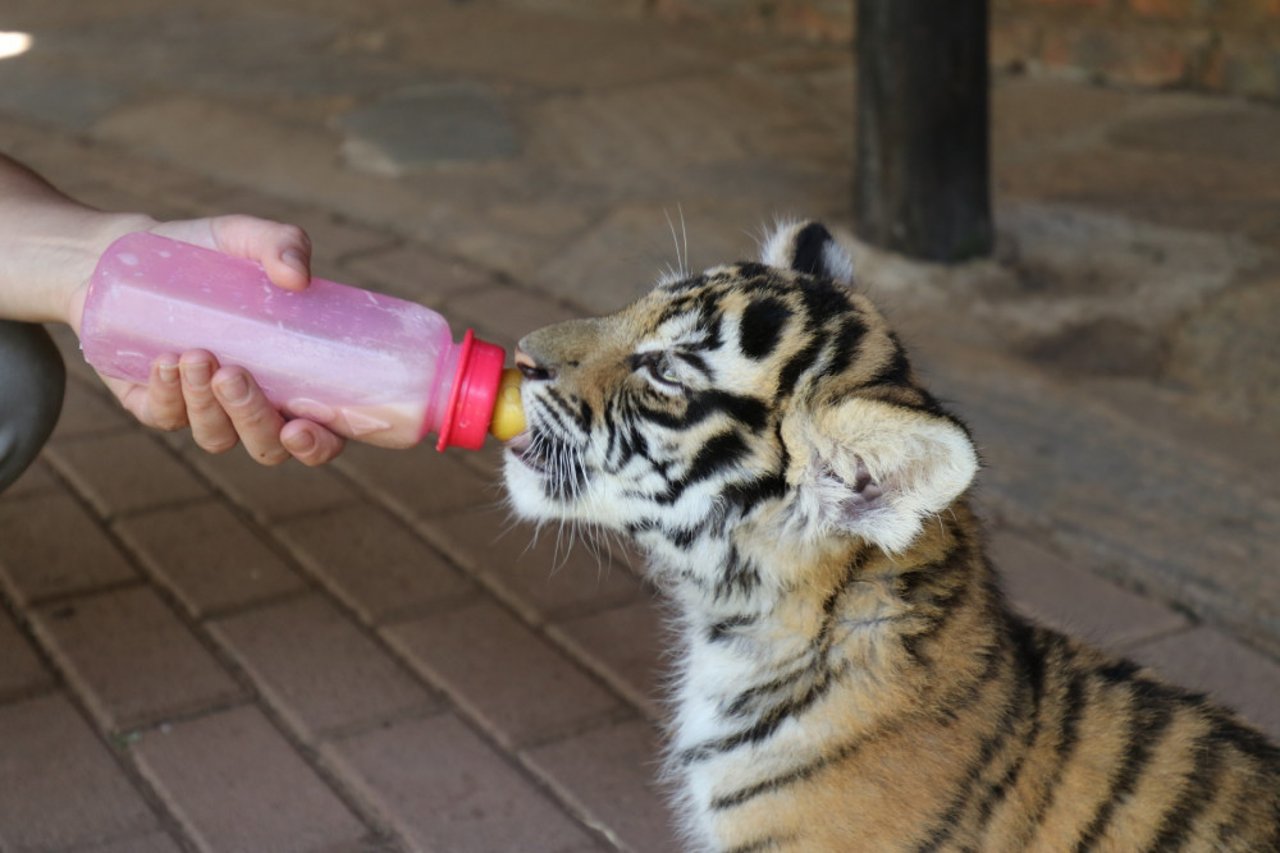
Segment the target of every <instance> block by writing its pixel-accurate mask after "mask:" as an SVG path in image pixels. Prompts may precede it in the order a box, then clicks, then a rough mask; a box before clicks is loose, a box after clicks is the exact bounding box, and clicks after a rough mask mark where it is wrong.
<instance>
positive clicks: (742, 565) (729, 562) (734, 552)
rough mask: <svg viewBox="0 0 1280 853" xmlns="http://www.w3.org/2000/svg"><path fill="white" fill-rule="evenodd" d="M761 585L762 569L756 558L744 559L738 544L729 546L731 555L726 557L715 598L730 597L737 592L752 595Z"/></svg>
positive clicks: (717, 583)
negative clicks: (757, 565)
mask: <svg viewBox="0 0 1280 853" xmlns="http://www.w3.org/2000/svg"><path fill="white" fill-rule="evenodd" d="M759 585H760V570H759V569H757V568H756V564H755V561H754V560H750V559H747V560H743V559H742V558H741V556H740V555H739V554H738V546H737V545H730V546H729V556H728V557H727V558H726V559H725V562H724V568H723V569H722V570H721V572H720V578H719V580H717V581H716V585H715V598H716V600H717V601H718V600H720V599H721V598H729V597H731V596H732V595H733V594H734V593H735V592H736V593H739V594H741V595H750V594H751V593H752V592H754V591H755V589H756V587H758V586H759Z"/></svg>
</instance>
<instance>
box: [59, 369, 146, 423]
mask: <svg viewBox="0 0 1280 853" xmlns="http://www.w3.org/2000/svg"><path fill="white" fill-rule="evenodd" d="M99 387H101V385H99ZM133 422H134V421H133V419H132V418H130V417H129V416H128V414H127V413H126V412H125V411H124V409H123V408H121V407H120V405H119V404H118V403H116V402H114V400H108V399H107V398H106V397H105V396H104V395H102V394H98V393H96V392H94V391H92V390H90V389H89V388H88V387H87V386H86V385H85V384H83V383H81V382H79V381H76V380H75V379H74V378H73V379H72V380H71V381H69V382H68V383H67V392H66V395H65V396H64V397H63V398H62V414H61V415H59V416H58V426H57V427H56V428H55V429H54V437H55V438H69V437H72V436H78V435H90V434H92V433H96V432H110V431H112V430H118V429H120V428H122V427H126V426H129V425H130V424H132V423H133Z"/></svg>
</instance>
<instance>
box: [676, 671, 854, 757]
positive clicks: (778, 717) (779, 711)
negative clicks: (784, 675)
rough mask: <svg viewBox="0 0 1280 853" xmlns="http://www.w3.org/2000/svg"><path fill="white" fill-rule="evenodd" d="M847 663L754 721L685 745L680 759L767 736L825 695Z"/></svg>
mask: <svg viewBox="0 0 1280 853" xmlns="http://www.w3.org/2000/svg"><path fill="white" fill-rule="evenodd" d="M850 666H851V665H850V664H848V663H845V664H844V665H843V666H841V667H840V668H839V669H835V670H831V671H829V672H827V673H826V674H824V677H823V678H822V679H821V680H820V681H818V682H817V683H816V684H813V685H812V686H811V687H809V689H808V690H806V691H805V692H804V694H803V695H802V696H799V697H797V698H795V699H792V700H789V701H786V702H780V703H779V704H777V705H775V706H774V707H773V708H772V709H770V710H769V711H768V712H766V713H765V714H764V715H763V716H762V717H761V718H760V720H759V721H758V722H757V723H756V724H755V725H753V726H750V727H748V728H745V729H743V730H741V731H738V732H735V733H734V734H731V735H726V736H725V737H722V738H717V739H715V740H711V741H707V742H705V743H701V744H698V745H697V746H691V747H689V748H688V749H686V750H684V751H683V752H681V753H680V761H681V763H682V764H685V765H689V764H692V763H694V762H695V761H703V760H706V759H708V758H710V757H712V756H713V755H718V754H721V753H725V752H730V751H732V750H734V749H737V748H738V747H740V746H743V745H744V744H750V743H759V742H760V741H762V740H765V739H767V738H769V737H770V736H772V735H773V733H774V732H776V731H777V730H778V728H779V727H780V726H781V725H782V724H783V723H785V722H786V721H787V720H789V719H791V718H792V717H794V716H796V715H797V714H801V713H803V712H804V711H807V710H808V709H809V707H810V706H812V705H813V704H814V703H815V702H817V701H818V700H819V699H821V698H822V697H823V696H825V695H826V693H827V691H828V690H830V689H831V687H832V686H833V685H834V684H835V683H836V682H837V681H839V680H840V679H841V678H843V677H844V675H845V673H846V672H848V670H849V668H850Z"/></svg>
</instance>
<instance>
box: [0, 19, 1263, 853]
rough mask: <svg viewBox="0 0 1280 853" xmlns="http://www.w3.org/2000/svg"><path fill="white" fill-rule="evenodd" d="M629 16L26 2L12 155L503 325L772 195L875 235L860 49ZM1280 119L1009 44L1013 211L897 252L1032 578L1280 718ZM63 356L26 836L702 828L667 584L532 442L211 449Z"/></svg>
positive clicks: (97, 846)
mask: <svg viewBox="0 0 1280 853" xmlns="http://www.w3.org/2000/svg"><path fill="white" fill-rule="evenodd" d="M635 5H636V4H633V3H624V2H617V3H612V2H611V3H605V2H601V3H600V4H599V5H598V6H596V7H593V8H595V10H596V11H594V12H593V13H591V14H586V13H584V12H582V11H576V12H575V11H573V10H574V9H578V10H581V9H582V8H583V6H582V4H567V3H551V2H547V3H542V4H539V3H534V2H531V0H507V2H502V0H473V2H465V3H463V2H452V3H446V2H433V3H421V2H411V0H371V2H365V3H360V4H354V3H342V2H333V0H328V2H326V0H279V1H278V2H275V3H272V4H263V3H260V2H254V3H250V2H247V0H222V2H219V3H217V4H212V3H209V4H205V3H183V4H174V3H172V2H161V0H110V2H106V0H104V1H103V2H97V3H92V4H88V3H79V2H73V0H10V2H8V3H7V4H6V10H5V17H4V21H3V26H4V27H5V28H6V29H11V30H21V31H25V32H29V33H32V34H33V35H34V42H33V46H32V48H31V50H30V51H29V52H28V53H26V54H23V55H22V56H18V57H14V58H10V59H4V60H0V148H3V150H5V151H6V152H8V153H11V154H14V155H16V156H18V157H20V158H22V159H24V160H27V161H28V162H30V163H32V164H33V165H34V166H36V167H38V168H39V169H41V170H42V171H43V172H45V173H46V174H47V175H48V176H49V177H50V178H51V179H52V180H53V181H55V182H56V183H58V184H59V185H61V186H62V187H64V188H65V189H66V190H68V191H69V192H71V193H73V194H75V195H78V196H80V197H82V198H84V199H86V200H88V201H91V202H93V203H95V204H98V205H100V206H103V207H108V208H115V209H133V210H146V211H149V212H152V213H154V214H156V215H160V216H174V217H176V216H195V215H206V214H210V213H215V212H233V211H242V212H250V213H257V214H260V215H265V216H272V217H276V218H280V219H284V220H287V221H293V222H297V223H299V224H302V225H304V226H306V227H307V228H308V230H309V231H310V233H311V234H312V236H313V238H314V242H315V246H316V258H317V261H316V269H317V272H318V273H320V274H321V275H324V276H325V277H330V278H334V279H337V280H341V281H349V282H355V283H359V284H362V285H364V286H368V287H373V288H376V289H381V290H384V291H387V292H391V293H394V294H398V295H401V296H405V297H409V298H413V299H417V300H420V301H422V302H424V303H426V304H429V305H433V306H436V307H438V308H440V309H441V310H442V311H444V313H446V314H447V315H448V316H449V317H450V318H451V319H453V320H456V321H457V322H458V324H459V325H461V324H472V325H474V326H475V327H476V328H477V329H478V330H479V331H480V332H482V333H484V334H487V335H489V336H490V337H492V338H494V339H496V340H498V341H499V342H502V343H504V344H506V345H510V344H511V343H512V342H513V341H514V340H515V339H516V338H517V337H519V335H520V334H521V333H522V332H523V331H525V330H528V329H530V328H533V327H536V326H539V325H542V324H544V323H546V322H548V321H551V320H555V319H560V318H565V317H570V316H575V315H578V314H581V313H584V312H593V311H601V310H609V309H612V308H615V307H617V306H618V305H620V304H622V303H623V302H624V301H625V300H626V299H628V298H630V297H632V296H634V295H636V294H637V293H639V292H642V291H643V290H644V289H645V288H647V287H648V286H649V284H650V282H651V281H652V280H653V277H654V275H655V274H656V273H657V272H658V271H659V270H661V269H662V268H664V267H665V266H666V265H667V264H671V263H674V262H675V251H674V248H673V246H672V243H671V239H672V233H671V231H670V230H669V226H668V218H670V219H671V220H672V221H674V222H675V227H676V228H677V229H679V228H680V227H681V223H682V221H683V224H684V226H685V227H686V228H687V231H688V240H689V251H690V255H691V261H692V264H693V265H694V266H698V265H705V264H710V263H715V262H719V261H723V260H727V259H731V258H737V257H739V256H742V255H744V254H749V253H751V252H752V251H753V250H754V245H755V239H756V238H757V237H758V235H759V233H760V228H761V226H762V225H763V224H764V223H767V222H768V221H770V220H771V219H772V218H773V217H774V216H775V215H782V214H794V215H808V216H820V217H825V218H827V219H828V220H829V221H831V222H832V223H834V224H836V225H838V226H841V227H845V228H848V227H850V226H851V223H850V221H849V195H850V194H849V189H848V186H849V181H850V174H851V166H850V162H849V152H850V149H851V141H852V107H851V103H852V92H853V86H852V82H851V79H850V75H851V69H850V61H849V59H848V57H847V56H846V55H845V53H844V51H841V50H839V49H836V48H832V47H822V46H813V45H809V44H805V43H803V42H798V41H785V40H777V39H773V40H763V39H761V38H760V37H758V36H755V35H752V34H748V33H739V32H729V31H713V30H709V29H700V28H698V27H696V26H683V27H675V28H672V27H669V26H665V25H663V24H661V23H658V22H655V21H652V20H649V19H646V18H644V17H641V16H637V15H636V14H634V12H633V9H634V7H635ZM1276 139H1280V112H1278V111H1277V110H1275V109H1273V108H1269V107H1265V106H1259V105H1252V104H1247V103H1242V102H1236V101H1230V100H1214V99H1205V98H1198V97H1191V96H1186V95H1178V94H1169V93H1161V94H1153V93H1136V92H1126V91H1115V90H1104V89H1098V88H1093V87H1089V86H1084V85H1079V84H1075V83H1068V82H1055V81H1049V80H1035V79H1026V78H1008V79H1002V80H1000V81H998V83H997V86H996V93H995V118H994V148H995V165H996V186H997V195H998V207H999V222H1000V233H1001V243H1000V250H999V255H998V257H997V259H996V260H994V261H990V262H983V263H975V264H970V265H966V266H964V267H961V268H958V269H950V270H943V269H939V268H930V267H922V266H916V265H910V264H906V263H903V262H901V261H900V260H898V259H894V258H891V257H884V256H881V255H879V254H878V253H876V252H873V251H870V250H865V251H862V252H861V253H860V254H859V269H860V272H861V276H862V279H863V282H864V286H865V287H866V288H867V289H868V290H869V291H870V292H871V293H872V295H873V296H875V297H876V298H877V299H878V300H879V301H881V302H882V303H884V304H885V305H886V306H887V308H888V309H889V310H890V312H891V313H892V315H893V316H894V317H895V318H896V320H897V322H898V323H899V325H900V326H901V327H902V328H903V331H904V334H905V337H906V338H907V340H908V341H909V342H910V343H912V344H913V345H914V347H915V349H916V350H917V352H918V354H919V356H920V360H921V363H922V365H923V368H924V371H925V373H926V374H927V375H928V376H929V378H930V380H931V381H932V382H933V384H934V385H935V386H936V387H937V388H938V389H939V390H940V391H941V392H942V394H943V395H944V396H945V397H947V398H948V399H950V400H952V401H953V403H954V405H955V407H956V408H957V409H958V410H959V411H960V412H961V413H962V415H964V416H965V417H966V419H967V420H969V422H970V423H971V425H972V426H973V428H974V432H975V434H976V435H977V437H978V439H979V441H980V442H981V444H982V446H983V453H984V457H985V460H986V466H987V470H986V471H985V472H984V474H983V475H982V477H983V480H982V485H981V487H980V490H979V497H980V500H981V503H982V505H983V508H984V512H985V513H986V515H987V516H988V518H989V520H990V523H991V525H992V527H993V529H994V532H995V543H994V548H993V551H994V557H995V558H996V560H997V562H998V563H999V565H1001V566H1002V568H1003V570H1004V572H1005V574H1006V579H1007V584H1008V587H1009V589H1010V591H1011V593H1012V595H1013V597H1014V599H1015V600H1016V601H1017V602H1018V604H1019V606H1021V607H1022V608H1023V609H1025V610H1027V611H1029V612H1031V613H1033V614H1035V615H1037V616H1038V617H1040V618H1042V619H1044V620H1046V621H1048V622H1050V623H1052V624H1055V625H1059V626H1062V627H1064V628H1067V629H1069V630H1072V631H1074V632H1076V633H1078V634H1081V635H1084V636H1087V637H1090V638H1092V639H1094V640H1095V641H1097V642H1098V643H1100V644H1102V645H1104V646H1107V647H1109V648H1111V649H1115V650H1118V651H1121V652H1124V653H1126V654H1129V655H1132V656H1134V657H1136V658H1138V659H1139V660H1142V661H1144V662H1148V663H1150V664H1152V665H1154V666H1156V667H1158V668H1159V669H1161V670H1162V671H1164V672H1165V673H1167V674H1168V675H1169V676H1170V677H1172V678H1174V679H1177V680H1179V681H1182V682H1184V683H1187V684H1190V685H1194V686H1198V687H1202V688H1205V689H1210V690H1213V691H1215V692H1216V693H1217V694H1218V695H1219V696H1220V697H1222V698H1223V699H1225V700H1226V701H1228V702H1231V703H1233V704H1234V705H1236V706H1237V707H1238V708H1240V709H1241V710H1242V712H1243V713H1244V714H1245V715H1246V716H1248V717H1250V718H1252V719H1253V720H1254V721H1255V722H1257V723H1258V724H1260V725H1261V726H1263V727H1264V728H1265V729H1267V730H1268V731H1269V732H1271V733H1272V734H1274V735H1280V664H1277V659H1278V658H1280V572H1277V571H1276V570H1277V568H1280V566H1278V563H1280V560H1278V559H1277V554H1280V547H1278V546H1280V486H1278V485H1277V482H1276V477H1275V472H1276V471H1277V470H1280V468H1278V467H1277V466H1278V463H1280V450H1277V447H1276V442H1275V435H1276V433H1277V431H1278V430H1280V392H1278V389H1280V373H1277V371H1280V366H1278V365H1280V348H1278V347H1280V345H1278V344H1277V336H1276V334H1275V329H1276V328H1277V327H1280V263H1278V262H1277V257H1278V250H1280V147H1277V145H1276V144H1275V140H1276ZM60 342H61V344H62V345H63V347H64V352H65V355H66V357H67V360H68V363H69V365H70V366H71V368H72V369H71V382H70V387H69V389H68V398H67V402H66V408H65V411H64V414H63V417H62V421H61V423H60V425H59V427H58V430H57V433H56V435H55V437H54V439H53V441H52V442H51V444H50V446H49V448H48V450H47V452H46V453H45V455H44V457H43V459H42V460H41V461H40V462H39V463H38V464H37V465H36V466H35V467H34V468H33V469H32V470H31V471H30V473H29V474H27V475H26V476H25V477H24V478H23V479H22V480H21V481H20V482H19V484H18V485H17V487H16V488H14V489H12V490H11V491H9V492H7V493H5V494H4V495H3V496H2V497H0V598H2V604H3V607H0V851H5V853H12V851H34V850H40V851H90V850H92V851H98V853H103V852H104V851H120V853H123V851H129V853H135V851H137V852H138V853H150V851H156V852H157V853H158V852H159V851H175V850H184V851H191V850H202V851H295V850H296V851H313V850H315V851H319V850H324V851H346V850H350V851H409V850H437V851H499V850H521V851H524V850H537V851H543V850H546V851H552V850H556V851H558V850H632V851H659V850H672V849H675V848H676V845H675V842H674V841H673V840H672V834H671V830H670V821H669V813H668V810H667V808H666V806H665V805H664V801H663V798H662V796H661V792H660V790H659V788H658V786H657V784H656V782H655V778H654V777H655V768H656V760H657V759H656V756H657V754H658V748H659V747H658V735H657V726H658V724H659V721H660V720H661V717H662V706H661V683H662V673H663V671H664V668H665V666H666V663H667V658H666V657H665V655H664V649H666V648H667V645H666V638H665V636H664V631H663V613H662V608H661V605H660V604H659V603H658V602H657V601H656V600H655V598H654V596H653V595H652V593H651V592H650V590H649V589H648V588H647V587H646V586H645V585H644V583H643V581H642V580H641V578H640V574H639V572H638V571H637V567H636V565H634V561H633V560H632V559H631V558H630V557H629V555H627V554H625V553H620V552H617V551H615V552H614V553H612V554H602V555H593V554H591V553H588V552H587V551H586V550H585V549H584V548H583V547H582V546H581V545H578V546H577V547H574V548H572V549H569V550H566V549H564V548H563V547H561V548H558V547H557V545H558V544H560V545H563V543H557V542H555V541H554V540H553V539H551V538H544V539H543V540H542V541H540V542H538V543H537V544H536V545H535V546H533V547H528V543H529V540H530V531H529V530H528V529H526V528H524V527H520V526H514V527H512V526H511V525H510V524H509V522H508V520H507V518H506V515H505V513H504V511H503V510H502V509H501V495H500V492H499V490H498V485H497V479H498V478H497V466H496V459H497V456H496V454H495V453H494V452H492V451H487V452H483V453H479V454H466V453H463V452H451V453H449V454H447V455H444V456H439V455H437V454H435V452H434V451H432V450H429V449H419V450H415V451H409V452H399V453H396V452H391V451H378V450H372V449H369V448H361V447H351V448H350V449H349V450H348V451H347V452H346V453H345V454H344V455H343V456H342V457H341V458H340V460H339V461H338V462H336V463H335V464H334V465H332V466H329V467H327V468H324V469H320V470H307V469H303V468H301V467H300V466H285V467H282V468H278V469H262V468H258V467H256V466H255V465H254V464H253V463H251V462H250V461H249V460H248V459H247V458H245V457H243V456H242V455H238V454H235V453H233V454H230V455H226V456H221V457H211V456H207V455H205V454H203V453H201V452H199V451H197V450H196V449H195V448H194V447H193V446H192V445H191V444H190V443H189V441H187V440H186V439H185V438H184V437H182V436H162V435H159V434H155V433H150V432H147V431H144V430H142V429H140V428H138V427H136V426H134V425H133V424H131V422H130V421H129V420H128V419H127V418H126V417H125V416H124V415H122V414H121V412H120V411H118V410H117V408H116V407H115V406H114V405H113V404H112V402H110V400H109V399H108V398H107V397H106V396H105V395H104V391H103V389H102V387H101V386H100V385H99V384H98V383H97V381H96V379H95V378H94V376H93V374H92V373H91V372H90V371H88V370H87V369H86V368H85V367H84V366H83V363H82V362H81V361H80V359H79V355H78V352H77V350H76V346H75V342H74V339H72V338H71V337H70V336H69V335H68V334H66V333H65V332H64V333H60Z"/></svg>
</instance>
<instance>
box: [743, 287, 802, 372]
mask: <svg viewBox="0 0 1280 853" xmlns="http://www.w3.org/2000/svg"><path fill="white" fill-rule="evenodd" d="M790 319H791V309H790V308H788V307H787V306H786V304H784V303H783V302H781V301H780V300H777V299H773V298H767V299H757V300H756V301H754V302H752V303H751V304H750V305H748V306H747V307H746V309H745V310H744V311H743V312H742V320H741V322H740V323H739V328H738V345H739V346H740V347H741V349H742V352H743V354H744V355H746V356H747V358H751V359H755V360H756V361H759V360H761V359H763V358H765V357H766V356H768V355H769V354H770V353H772V352H773V351H774V349H775V348H776V347H777V346H778V341H779V340H780V339H781V337H782V330H783V329H784V328H785V327H786V325H787V321H788V320H790Z"/></svg>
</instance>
